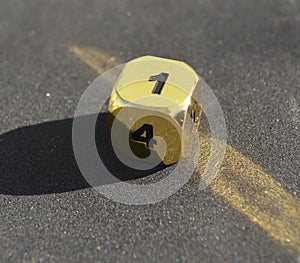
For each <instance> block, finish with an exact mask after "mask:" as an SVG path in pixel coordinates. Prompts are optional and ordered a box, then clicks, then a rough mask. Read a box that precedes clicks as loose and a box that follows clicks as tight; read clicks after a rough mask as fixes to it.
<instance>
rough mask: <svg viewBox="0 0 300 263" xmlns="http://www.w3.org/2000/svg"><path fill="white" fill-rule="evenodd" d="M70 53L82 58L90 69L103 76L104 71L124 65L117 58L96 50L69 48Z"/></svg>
mask: <svg viewBox="0 0 300 263" xmlns="http://www.w3.org/2000/svg"><path fill="white" fill-rule="evenodd" d="M69 51H70V52H72V53H73V54H75V55H76V56H77V57H78V58H80V59H81V60H82V61H83V62H84V63H86V64H87V65H88V66H89V67H91V68H92V69H93V70H95V71H96V72H97V73H99V74H101V73H103V72H104V71H106V70H108V69H110V68H112V67H114V66H117V65H120V64H122V62H121V61H119V60H118V59H117V58H116V57H114V56H110V55H108V54H106V53H105V52H102V51H99V50H98V49H95V48H90V47H84V48H80V47H77V46H69Z"/></svg>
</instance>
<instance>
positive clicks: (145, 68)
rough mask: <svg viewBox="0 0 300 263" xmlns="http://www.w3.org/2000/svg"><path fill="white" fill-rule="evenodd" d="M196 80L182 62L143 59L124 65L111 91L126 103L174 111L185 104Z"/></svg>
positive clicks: (150, 58)
mask: <svg viewBox="0 0 300 263" xmlns="http://www.w3.org/2000/svg"><path fill="white" fill-rule="evenodd" d="M199 79H200V78H199V76H198V75H197V74H196V72H195V71H194V70H193V69H192V68H191V67H190V66H189V65H187V64H186V63H184V62H180V61H175V60H170V59H164V58H158V57H153V56H145V57H141V58H138V59H135V60H132V61H130V62H128V63H127V64H126V65H125V67H124V68H123V70H122V73H121V74H120V77H119V79H118V81H117V83H116V85H115V91H116V93H117V95H118V96H119V97H120V98H121V99H122V100H124V101H126V102H128V103H130V104H135V105H140V106H142V107H151V108H157V109H161V111H166V112H176V111H179V110H182V109H184V108H185V107H186V105H188V104H189V99H190V96H191V93H192V92H193V90H194V88H195V86H196V84H197V82H198V81H199ZM187 100H188V102H187Z"/></svg>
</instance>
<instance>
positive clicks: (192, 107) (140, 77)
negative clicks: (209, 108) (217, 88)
mask: <svg viewBox="0 0 300 263" xmlns="http://www.w3.org/2000/svg"><path fill="white" fill-rule="evenodd" d="M200 92H201V81H200V78H199V77H198V75H197V74H196V73H195V71H194V70H193V69H192V68H191V67H190V66H188V65H187V64H185V63H183V62H179V61H174V60H169V59H164V58H157V57H152V56H146V57H141V58H138V59H135V60H132V61H130V62H128V63H127V64H126V65H125V66H124V68H123V70H122V72H121V74H120V76H119V79H118V81H117V82H116V84H115V86H114V88H113V91H112V95H111V98H110V102H109V108H108V112H109V126H110V127H111V125H112V123H113V121H114V120H115V117H116V116H117V115H118V112H119V111H120V110H121V109H122V111H124V110H125V111H126V114H127V116H128V119H130V120H134V125H131V127H127V128H128V130H129V131H130V133H129V138H128V139H129V145H130V147H131V150H132V152H133V153H134V154H135V155H136V156H138V157H140V158H146V157H147V155H149V154H150V149H151V147H153V145H150V144H149V142H150V141H151V138H154V137H156V136H159V137H162V138H163V139H164V141H165V143H166V147H167V149H166V154H165V156H164V158H163V160H162V162H163V164H165V165H169V164H172V163H175V162H177V161H178V160H179V159H180V157H181V156H184V155H185V153H186V152H187V149H188V148H189V144H190V140H189V138H188V137H189V135H190V131H191V130H190V126H191V124H193V123H194V124H195V125H196V126H197V125H198V124H199V119H200V114H201V107H200V99H197V98H196V99H195V98H194V95H195V94H196V95H197V96H198V98H200V95H199V94H200ZM137 113H138V114H137ZM141 113H142V118H141V117H138V118H137V117H136V115H139V116H141ZM191 121H192V123H191ZM123 122H124V123H123V125H124V126H126V120H125V121H124V120H123ZM131 123H132V122H131ZM154 141H155V140H154Z"/></svg>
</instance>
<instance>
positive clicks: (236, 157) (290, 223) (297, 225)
mask: <svg viewBox="0 0 300 263" xmlns="http://www.w3.org/2000/svg"><path fill="white" fill-rule="evenodd" d="M209 154H210V140H209V138H208V137H205V136H204V138H201V157H200V159H199V165H198V172H199V174H202V173H203V171H204V168H205V165H206V163H207V161H208V158H209ZM209 187H210V189H212V190H213V191H214V192H216V193H218V194H219V195H220V196H222V197H223V198H224V199H225V200H226V201H227V202H228V203H229V204H230V205H231V206H233V207H234V208H235V209H236V210H238V211H239V212H242V213H243V214H244V215H246V216H247V217H248V218H249V219H250V220H251V221H252V222H254V223H256V224H257V225H259V226H260V227H261V228H262V229H264V230H265V231H266V232H268V233H269V234H270V235H271V236H272V237H273V238H275V239H276V240H277V241H279V242H280V244H281V245H283V246H284V247H287V248H290V249H291V250H292V252H293V253H299V251H300V202H299V200H298V199H297V198H296V197H295V196H293V195H292V194H290V193H289V192H287V191H286V190H285V189H284V188H283V187H281V185H280V184H279V183H278V182H277V181H276V180H275V179H274V178H273V177H272V176H271V175H269V174H267V173H266V172H264V171H263V169H262V168H261V167H260V166H259V165H256V164H254V163H253V162H251V161H250V160H249V159H248V158H247V157H245V156H243V155H242V154H240V153H239V152H238V151H237V150H236V149H234V148H233V147H232V146H230V145H227V148H226V153H225V157H224V160H223V163H222V166H221V168H220V170H219V173H218V175H217V177H216V178H215V179H214V180H213V182H212V183H211V184H210V186H209Z"/></svg>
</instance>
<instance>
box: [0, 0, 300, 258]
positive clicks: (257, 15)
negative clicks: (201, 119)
mask: <svg viewBox="0 0 300 263" xmlns="http://www.w3.org/2000/svg"><path fill="white" fill-rule="evenodd" d="M299 8H300V2H299V1H298V0H293V1H292V0H290V1H288V0H264V1H254V0H253V1H244V0H243V1H238V0H228V1H221V0H214V1H210V0H201V1H189V0H188V1H187V0H185V1H140V0H134V1H127V0H126V1H108V0H104V1H95V0H93V1H79V0H72V1H70V0H66V1H57V0H54V1H32V0H30V1H16V0H9V1H8V0H4V1H1V3H0V57H1V61H0V69H1V70H0V120H1V122H0V132H1V135H0V176H1V181H0V183H1V184H0V207H1V209H0V215H1V221H0V222H1V228H0V230H1V232H0V233H1V237H0V261H1V262H22V261H24V262H39V261H42V262H95V261H101V262H114V261H117V262H142V261H146V262H149V261H158V262H185V261H187V262H297V261H298V260H299V254H300V251H299V252H295V250H293V251H291V250H289V249H288V248H286V247H285V246H282V245H281V244H280V242H278V241H276V240H275V239H274V238H273V237H272V235H270V234H269V233H267V231H265V230H263V229H262V228H260V227H259V225H258V224H255V223H254V222H252V221H251V220H250V219H249V217H247V216H246V215H244V214H243V213H241V212H239V211H238V210H237V209H235V208H234V207H232V206H231V205H230V204H228V202H226V200H224V199H222V197H220V196H219V195H218V194H216V193H214V192H213V191H211V190H210V188H207V189H205V190H204V191H198V189H197V185H196V184H194V183H193V180H192V181H191V182H190V183H188V184H187V185H186V186H185V187H183V188H182V189H181V190H180V191H179V192H178V193H177V194H175V195H173V196H171V197H170V198H168V199H166V200H164V201H162V202H160V203H157V204H153V205H146V206H128V205H124V204H119V203H115V202H112V201H110V200H108V199H106V198H104V197H102V196H101V195H99V194H97V193H96V192H95V191H93V190H92V189H91V188H90V187H89V186H88V184H87V183H86V182H85V180H84V178H83V177H82V176H81V174H80V171H79V170H78V168H77V165H76V161H75V159H74V156H73V151H72V144H71V128H72V117H73V114H74V111H75V108H76V104H77V102H78V100H79V98H80V95H81V93H82V92H83V91H84V90H85V88H86V87H87V85H88V83H89V81H92V80H93V79H94V78H95V77H96V76H97V73H96V72H95V71H93V70H92V69H91V68H89V67H88V66H87V65H86V64H85V63H84V62H82V61H81V60H80V59H78V58H76V57H75V56H74V55H73V54H71V53H70V52H69V51H68V48H67V47H68V46H69V45H77V46H82V47H93V48H96V49H99V50H101V51H102V52H105V53H106V54H110V55H111V56H115V57H117V58H118V59H120V60H122V61H128V60H130V59H132V58H135V57H138V56H141V55H145V54H151V55H156V56H162V57H168V58H173V59H179V60H184V61H187V62H189V64H191V65H192V66H193V67H194V68H195V69H196V70H197V71H198V73H199V74H200V75H201V76H202V77H203V78H204V79H205V80H206V81H207V82H208V84H209V85H210V87H211V88H212V89H213V90H214V92H215V94H216V96H217V97H218V99H219V102H220V104H221V106H222V108H223V111H224V115H225V119H226V124H227V129H228V143H229V144H230V145H232V146H233V147H235V148H236V149H237V150H238V151H239V152H240V153H242V154H243V155H244V156H246V157H247V158H248V159H250V160H251V161H252V162H253V163H255V164H258V165H260V166H261V167H262V168H263V169H264V171H266V172H267V173H268V174H270V175H271V176H272V177H273V178H274V179H275V180H276V181H278V182H280V183H281V185H282V187H283V188H284V189H285V190H286V191H287V192H288V193H289V194H291V195H293V196H295V197H296V198H300V183H299V146H298V144H299V98H300V97H299V96H300V93H299V90H300V89H299V80H300V64H299V58H300V52H299V43H300V41H299V40H300V39H299V36H300V13H299V12H300V11H299ZM162 173H163V172H162ZM236 180H238V178H236ZM254 198H255V197H254ZM274 202H276V200H274ZM270 224H271V222H270ZM298 230H299V229H298ZM298 230H295V231H298ZM299 238H300V237H299Z"/></svg>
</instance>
